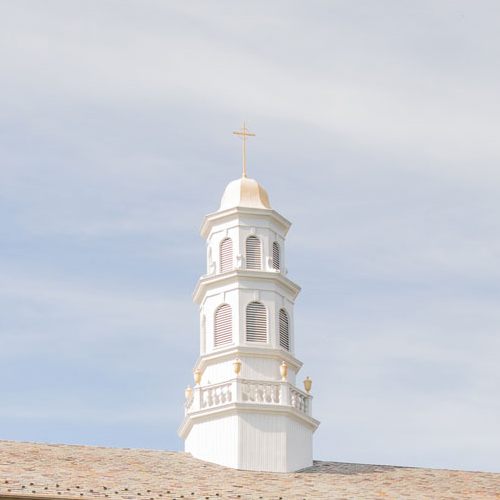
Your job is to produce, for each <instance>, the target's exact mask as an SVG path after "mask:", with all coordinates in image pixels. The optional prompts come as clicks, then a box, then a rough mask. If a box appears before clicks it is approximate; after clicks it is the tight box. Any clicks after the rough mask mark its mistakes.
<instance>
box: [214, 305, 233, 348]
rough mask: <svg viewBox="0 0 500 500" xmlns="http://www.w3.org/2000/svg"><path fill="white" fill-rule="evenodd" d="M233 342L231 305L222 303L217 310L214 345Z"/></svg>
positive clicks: (218, 345)
mask: <svg viewBox="0 0 500 500" xmlns="http://www.w3.org/2000/svg"><path fill="white" fill-rule="evenodd" d="M232 342H233V327H232V314H231V306H230V305H228V304H222V305H221V306H219V308H218V309H217V311H215V328H214V345H215V347H220V346H223V345H227V344H231V343H232Z"/></svg>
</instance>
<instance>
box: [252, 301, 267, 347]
mask: <svg viewBox="0 0 500 500" xmlns="http://www.w3.org/2000/svg"><path fill="white" fill-rule="evenodd" d="M266 323H267V321H266V308H265V307H264V306H263V305H262V304H261V303H260V302H250V304H248V306H247V342H267V325H266Z"/></svg>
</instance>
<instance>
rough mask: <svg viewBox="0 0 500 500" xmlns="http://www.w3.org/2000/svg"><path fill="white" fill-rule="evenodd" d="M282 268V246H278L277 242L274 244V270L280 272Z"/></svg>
mask: <svg viewBox="0 0 500 500" xmlns="http://www.w3.org/2000/svg"><path fill="white" fill-rule="evenodd" d="M280 267H281V260H280V246H279V245H278V242H277V241H275V242H274V243H273V269H276V270H277V271H279V270H280Z"/></svg>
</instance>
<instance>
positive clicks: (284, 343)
mask: <svg viewBox="0 0 500 500" xmlns="http://www.w3.org/2000/svg"><path fill="white" fill-rule="evenodd" d="M279 322H280V346H281V347H283V349H286V350H287V351H289V350H290V323H289V321H288V314H287V312H286V311H285V310H284V309H280V314H279Z"/></svg>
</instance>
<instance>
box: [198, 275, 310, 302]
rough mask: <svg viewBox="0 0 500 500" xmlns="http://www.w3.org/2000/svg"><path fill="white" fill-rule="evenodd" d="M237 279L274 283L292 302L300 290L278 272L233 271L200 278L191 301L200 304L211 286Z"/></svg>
mask: <svg viewBox="0 0 500 500" xmlns="http://www.w3.org/2000/svg"><path fill="white" fill-rule="evenodd" d="M239 279H249V280H255V281H257V282H259V281H260V282H262V281H274V282H276V283H278V284H279V285H280V286H282V287H283V288H284V289H285V290H287V291H288V292H289V293H290V295H291V297H292V300H295V298H296V297H297V295H298V294H299V292H300V290H301V288H300V286H299V285H297V284H296V283H294V282H293V281H292V280H290V279H288V278H287V277H285V276H283V274H281V273H278V272H270V271H257V270H254V269H235V270H232V271H228V272H226V273H221V274H210V275H205V276H202V277H201V278H200V279H199V280H198V284H197V285H196V288H195V289H194V292H193V300H194V302H195V303H196V304H201V301H202V300H203V296H204V295H205V293H206V291H207V289H209V288H211V287H212V286H213V285H215V286H220V285H224V284H228V283H231V282H235V281H238V280H239Z"/></svg>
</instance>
